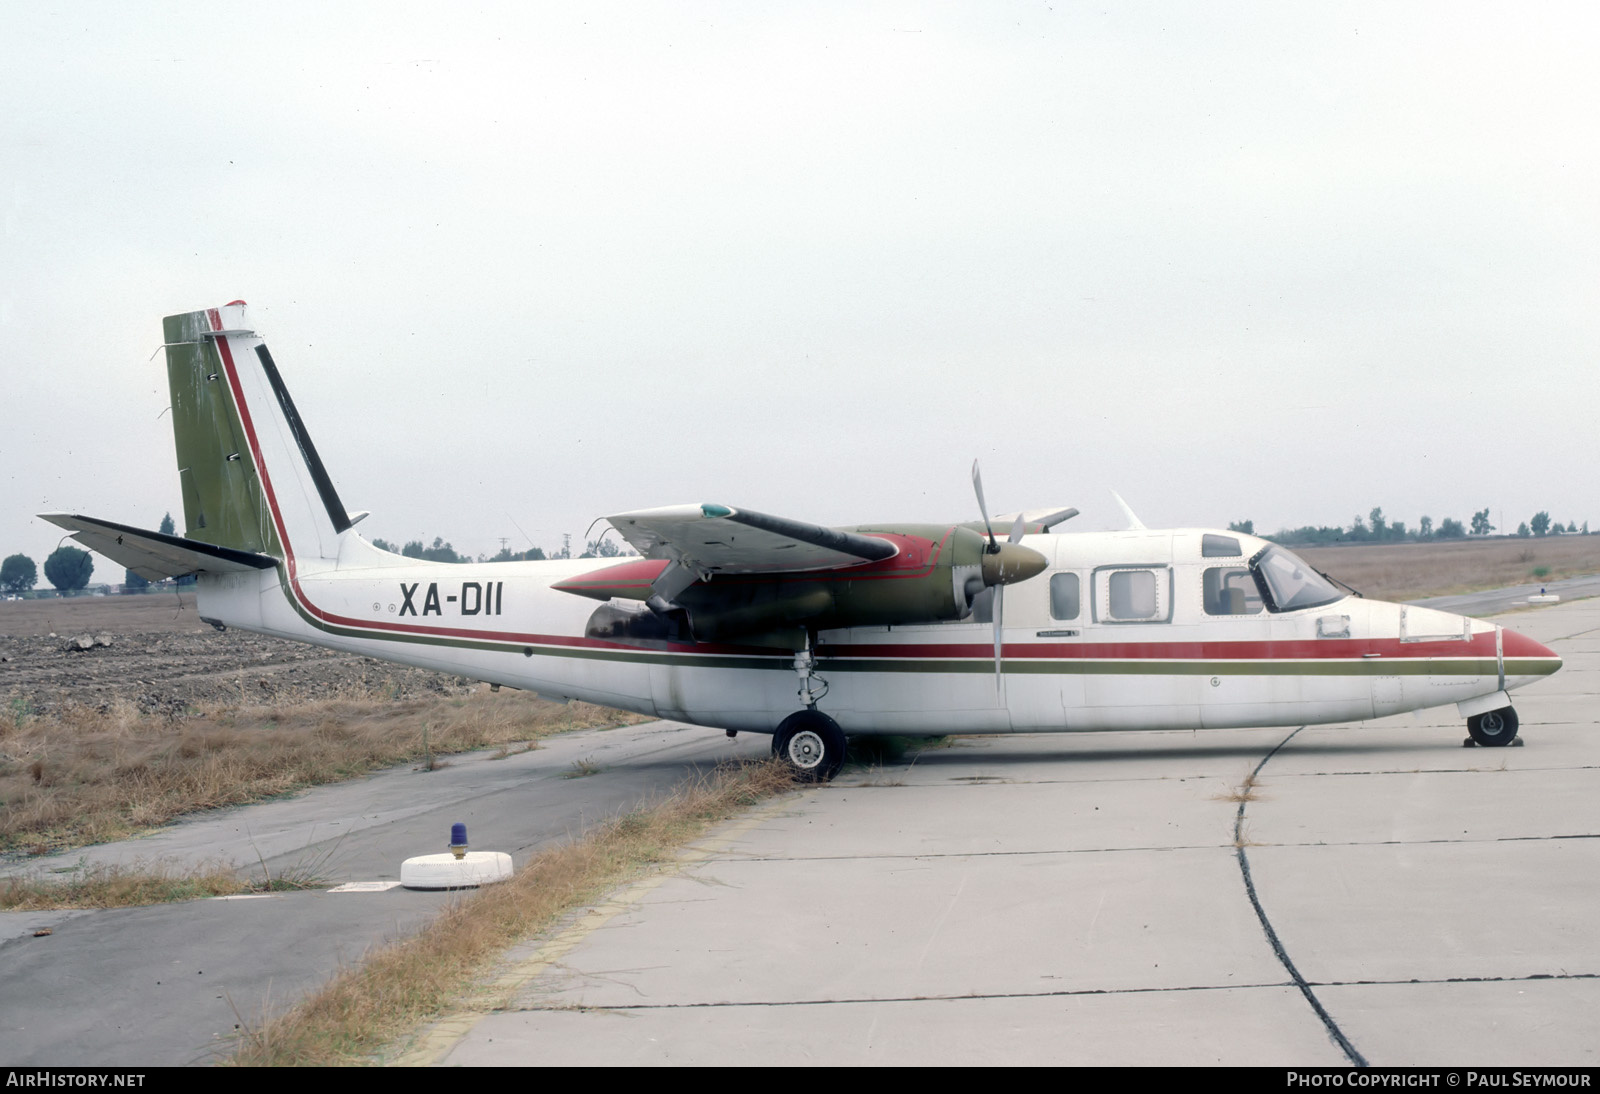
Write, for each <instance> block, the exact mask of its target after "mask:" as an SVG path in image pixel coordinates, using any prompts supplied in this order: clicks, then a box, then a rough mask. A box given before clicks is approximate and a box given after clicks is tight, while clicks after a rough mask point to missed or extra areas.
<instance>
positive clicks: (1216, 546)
mask: <svg viewBox="0 0 1600 1094" xmlns="http://www.w3.org/2000/svg"><path fill="white" fill-rule="evenodd" d="M1242 554H1244V551H1243V550H1241V549H1240V547H1239V541H1238V540H1236V539H1234V538H1233V537H1232V536H1219V535H1217V534H1216V533H1215V532H1207V533H1206V534H1205V535H1204V536H1202V537H1201V539H1200V557H1201V558H1238V557H1239V556H1240V555H1242Z"/></svg>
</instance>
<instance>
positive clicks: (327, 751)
mask: <svg viewBox="0 0 1600 1094" xmlns="http://www.w3.org/2000/svg"><path fill="white" fill-rule="evenodd" d="M4 713H5V714H6V717H4V718H0V850H7V851H19V850H20V851H28V852H34V853H43V852H52V851H60V850H63V849H67V848H71V847H76V846H82V845H84V844H88V843H98V842H103V841H105V840H111V839H119V838H123V837H125V836H128V835H131V834H133V833H136V832H139V831H141V830H144V829H147V828H150V827H152V826H154V825H159V824H163V823H166V822H167V821H170V820H172V819H173V818H175V817H177V816H179V815H181V814H184V813H189V812H193V811H195V810H200V809H213V808H217V807H219V806H228V805H239V804H243V803H246V802H252V801H260V800H262V799H264V798H269V797H273V796H275V795H278V794H283V793H287V792H289V791H292V790H296V789H299V788H301V787H306V786H313V785H317V784H321V783H328V782H335V781H338V780H340V779H348V778H351V777H354V776H357V775H361V774H364V773H366V772H368V771H371V770H374V769H376V768H380V767H386V766H390V765H393V764H399V763H408V762H417V761H422V762H424V763H425V764H427V765H429V766H433V767H437V766H439V765H440V761H439V760H438V759H437V756H438V754H441V753H444V754H448V753H452V752H461V751H466V750H470V749H479V748H494V747H497V746H499V747H505V748H507V749H510V748H512V747H513V746H521V747H526V746H527V745H529V744H530V743H531V742H534V741H536V740H537V739H538V738H540V737H545V736H549V735H550V734H552V733H559V732H562V731H565V730H571V729H583V728H591V727H596V726H607V725H618V724H623V723H626V722H636V721H643V720H645V719H643V718H640V717H638V716H636V715H630V714H623V713H621V712H619V711H615V710H610V709H607V708H605V707H597V706H593V705H591V704H588V703H556V702H551V701H549V700H545V699H540V698H539V697H537V696H536V695H533V694H532V693H530V692H513V691H501V692H499V693H491V692H490V691H489V690H488V689H487V688H481V689H479V690H477V691H475V692H470V693H468V694H466V695H459V696H440V697H432V698H419V699H407V700H394V699H392V698H390V697H389V695H388V694H387V693H386V692H385V690H384V689H382V688H379V689H374V692H372V693H367V694H346V695H344V696H342V697H340V698H337V699H329V700H323V701H317V702H308V703H298V704H285V705H280V706H228V707H220V708H217V709H214V710H211V711H204V712H196V713H193V714H191V715H189V716H186V717H164V716H162V715H159V714H146V713H141V712H140V711H139V709H138V708H137V707H136V706H134V705H133V704H132V703H131V702H128V701H126V700H122V699H117V700H112V701H110V702H108V703H103V704H100V705H98V706H93V707H91V706H84V705H69V706H67V707H64V708H61V709H59V710H56V711H53V712H52V713H51V714H49V715H46V716H37V715H34V714H32V713H31V712H30V711H29V710H28V709H26V704H22V705H17V704H12V705H11V706H8V707H7V709H6V710H5V712H4ZM424 727H426V733H427V742H426V746H425V745H424V741H423V731H424Z"/></svg>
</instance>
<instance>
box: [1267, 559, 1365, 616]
mask: <svg viewBox="0 0 1600 1094" xmlns="http://www.w3.org/2000/svg"><path fill="white" fill-rule="evenodd" d="M1250 572H1251V573H1253V574H1255V576H1256V585H1257V586H1258V587H1260V589H1261V598H1262V599H1263V600H1265V601H1266V602H1267V610H1268V611H1273V612H1292V611H1296V610H1298V609H1300V608H1317V607H1320V606H1322V605H1323V604H1332V603H1333V602H1334V601H1335V600H1342V599H1344V596H1345V594H1344V593H1342V592H1340V591H1339V590H1338V589H1337V588H1335V587H1334V586H1333V585H1332V584H1331V583H1330V582H1329V581H1328V580H1327V579H1326V578H1324V577H1323V576H1322V575H1321V574H1319V573H1317V571H1315V570H1313V569H1312V568H1311V567H1310V566H1308V565H1306V564H1305V563H1304V562H1303V561H1301V560H1300V559H1299V558H1297V557H1296V556H1295V555H1294V554H1293V553H1292V552H1289V551H1285V550H1284V549H1283V548H1282V547H1278V546H1276V545H1274V546H1272V547H1268V548H1267V549H1266V550H1264V551H1262V552H1261V553H1259V554H1258V555H1256V556H1255V557H1254V558H1252V559H1251V560H1250Z"/></svg>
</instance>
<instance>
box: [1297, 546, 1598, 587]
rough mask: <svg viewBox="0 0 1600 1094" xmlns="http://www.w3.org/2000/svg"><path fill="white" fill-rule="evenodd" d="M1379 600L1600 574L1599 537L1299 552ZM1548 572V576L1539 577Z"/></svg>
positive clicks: (1310, 549)
mask: <svg viewBox="0 0 1600 1094" xmlns="http://www.w3.org/2000/svg"><path fill="white" fill-rule="evenodd" d="M1291 550H1293V551H1294V552H1295V554H1297V555H1299V556H1301V557H1302V558H1304V559H1305V560H1306V561H1307V562H1309V563H1311V565H1313V566H1315V567H1316V568H1317V569H1319V570H1322V571H1323V572H1325V573H1328V574H1332V575H1333V576H1334V577H1336V578H1338V579H1339V580H1340V581H1344V582H1348V583H1349V584H1351V585H1353V586H1355V587H1356V588H1357V589H1360V590H1361V591H1362V593H1364V594H1365V595H1367V596H1368V597H1371V598H1373V599H1374V600H1416V599H1419V598H1421V597H1425V596H1444V595H1446V594H1449V593H1466V592H1473V591H1475V590H1478V589H1500V588H1505V587H1506V586H1509V585H1526V584H1529V583H1531V582H1539V581H1554V580H1555V579H1557V578H1562V577H1579V576H1582V575H1585V574H1594V573H1600V536H1543V537H1537V536H1536V537H1532V538H1529V539H1483V540H1473V539H1460V540H1453V541H1450V542H1447V543H1392V544H1371V545H1368V544H1362V545H1358V546H1350V547H1294V548H1291ZM1541 569H1543V570H1544V571H1545V572H1544V573H1540V572H1539V571H1540V570H1541Z"/></svg>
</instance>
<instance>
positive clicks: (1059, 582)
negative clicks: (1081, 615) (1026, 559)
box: [1050, 574, 1078, 619]
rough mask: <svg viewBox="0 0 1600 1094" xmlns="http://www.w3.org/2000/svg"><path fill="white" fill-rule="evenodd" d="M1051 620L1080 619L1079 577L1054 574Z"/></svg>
mask: <svg viewBox="0 0 1600 1094" xmlns="http://www.w3.org/2000/svg"><path fill="white" fill-rule="evenodd" d="M1050 618H1051V619H1076V618H1078V575H1077V574H1053V575H1052V576H1051V578H1050Z"/></svg>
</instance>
